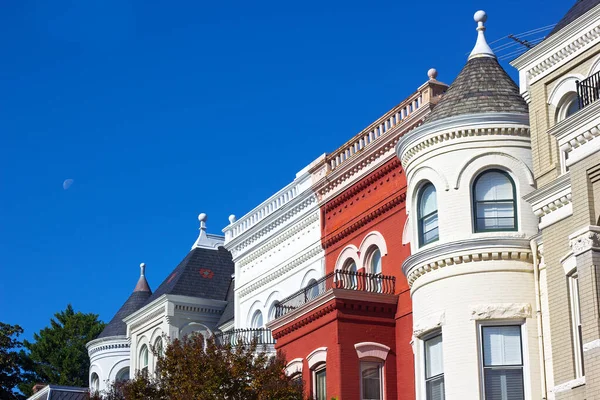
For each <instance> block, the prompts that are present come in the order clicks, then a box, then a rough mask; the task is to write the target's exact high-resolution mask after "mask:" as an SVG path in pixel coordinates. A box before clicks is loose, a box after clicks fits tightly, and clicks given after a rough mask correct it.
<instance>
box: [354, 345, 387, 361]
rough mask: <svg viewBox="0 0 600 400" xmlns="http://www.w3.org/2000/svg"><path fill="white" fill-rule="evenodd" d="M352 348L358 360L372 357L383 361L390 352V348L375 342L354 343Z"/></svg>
mask: <svg viewBox="0 0 600 400" xmlns="http://www.w3.org/2000/svg"><path fill="white" fill-rule="evenodd" d="M354 348H355V349H356V355H357V356H358V359H359V360H360V359H361V358H368V357H373V358H378V359H380V360H382V361H385V359H386V358H387V356H388V353H389V352H390V348H389V347H388V346H386V345H384V344H381V343H375V342H362V343H356V344H355V345H354Z"/></svg>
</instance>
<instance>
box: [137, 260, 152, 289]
mask: <svg viewBox="0 0 600 400" xmlns="http://www.w3.org/2000/svg"><path fill="white" fill-rule="evenodd" d="M133 291H134V292H152V291H151V290H150V285H148V281H147V280H146V264H144V263H141V264H140V279H138V281H137V284H136V285H135V289H133Z"/></svg>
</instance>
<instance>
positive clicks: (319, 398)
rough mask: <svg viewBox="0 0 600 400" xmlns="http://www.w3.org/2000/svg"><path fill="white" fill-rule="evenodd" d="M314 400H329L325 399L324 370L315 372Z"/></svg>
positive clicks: (325, 382)
mask: <svg viewBox="0 0 600 400" xmlns="http://www.w3.org/2000/svg"><path fill="white" fill-rule="evenodd" d="M315 400H329V399H327V379H326V371H325V369H322V370H320V371H317V372H315Z"/></svg>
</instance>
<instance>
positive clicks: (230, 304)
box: [217, 279, 235, 327]
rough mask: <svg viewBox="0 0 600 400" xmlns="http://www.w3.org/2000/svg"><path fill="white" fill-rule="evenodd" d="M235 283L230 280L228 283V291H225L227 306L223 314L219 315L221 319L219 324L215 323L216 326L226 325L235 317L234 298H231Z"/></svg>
mask: <svg viewBox="0 0 600 400" xmlns="http://www.w3.org/2000/svg"><path fill="white" fill-rule="evenodd" d="M234 284H235V281H234V280H233V279H232V280H231V282H230V283H229V289H227V298H226V300H227V305H226V306H225V310H223V314H222V315H221V318H220V319H219V322H218V323H217V326H218V327H219V326H221V325H224V324H226V323H227V322H229V321H231V320H233V317H234V316H235V308H234V304H235V301H234V298H233V294H234V288H235V286H234Z"/></svg>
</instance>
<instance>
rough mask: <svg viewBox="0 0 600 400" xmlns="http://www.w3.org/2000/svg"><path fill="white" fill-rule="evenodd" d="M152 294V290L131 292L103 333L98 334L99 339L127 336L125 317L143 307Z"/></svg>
mask: <svg viewBox="0 0 600 400" xmlns="http://www.w3.org/2000/svg"><path fill="white" fill-rule="evenodd" d="M151 294H152V292H150V291H134V292H133V293H131V295H130V296H129V298H128V299H127V301H126V302H125V303H124V304H123V305H122V306H121V308H119V311H117V313H116V314H115V316H114V317H113V319H111V320H110V322H109V323H108V325H106V326H105V327H104V330H103V331H102V333H100V335H98V339H100V338H105V337H110V336H125V335H126V334H127V324H126V323H125V322H123V318H125V317H127V316H128V315H130V314H132V313H134V312H136V311H137V310H139V309H140V308H142V306H143V305H144V304H146V301H147V300H148V298H149V297H150V295H151Z"/></svg>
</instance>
